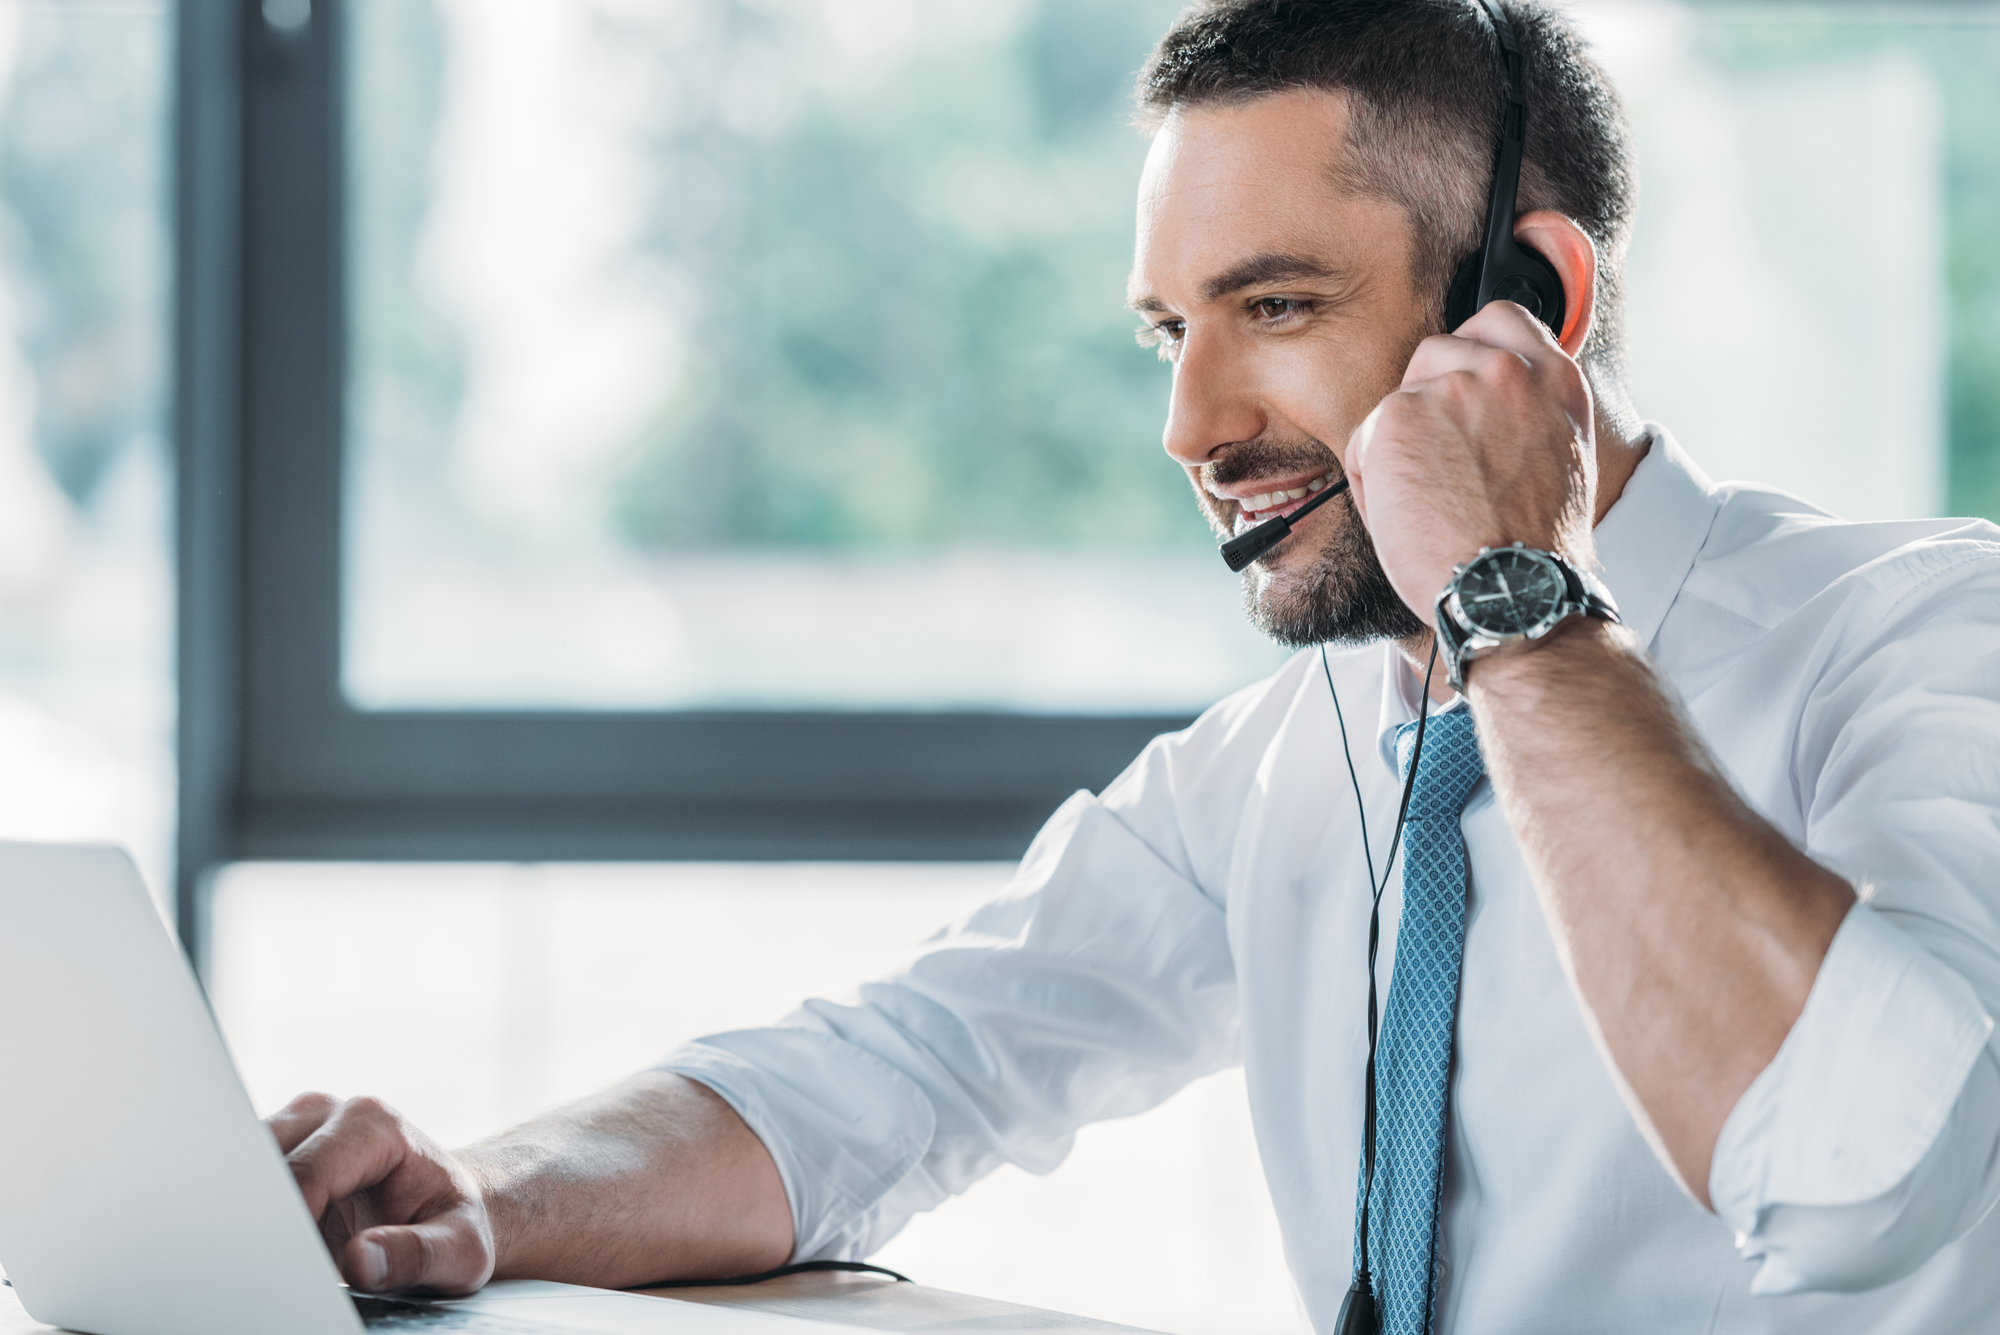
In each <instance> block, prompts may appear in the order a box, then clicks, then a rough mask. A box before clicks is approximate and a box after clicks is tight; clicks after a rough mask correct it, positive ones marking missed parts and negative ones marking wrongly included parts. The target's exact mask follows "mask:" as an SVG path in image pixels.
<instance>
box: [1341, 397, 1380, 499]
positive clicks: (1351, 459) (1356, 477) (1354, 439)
mask: <svg viewBox="0 0 2000 1335" xmlns="http://www.w3.org/2000/svg"><path fill="white" fill-rule="evenodd" d="M1387 402H1388V400H1386V399H1384V400H1383V402H1382V403H1378V404H1376V405H1375V408H1374V411H1372V412H1370V413H1369V414H1368V416H1366V417H1364V418H1362V419H1361V425H1360V426H1357V427H1355V428H1354V430H1353V432H1352V433H1350V434H1349V436H1348V437H1347V449H1346V450H1345V451H1344V452H1343V453H1342V454H1341V458H1340V466H1341V468H1342V470H1343V471H1344V472H1345V473H1346V475H1347V494H1348V496H1349V497H1351V498H1352V499H1353V501H1354V512H1355V513H1356V514H1358V515H1360V516H1361V523H1362V526H1363V527H1364V528H1365V527H1366V526H1367V524H1368V480H1367V478H1366V477H1365V476H1364V474H1365V473H1366V471H1367V467H1368V461H1367V458H1366V455H1367V453H1368V444H1369V442H1370V441H1371V440H1373V439H1374V436H1375V427H1376V425H1377V424H1378V423H1380V421H1381V420H1382V407H1383V404H1384V403H1387Z"/></svg>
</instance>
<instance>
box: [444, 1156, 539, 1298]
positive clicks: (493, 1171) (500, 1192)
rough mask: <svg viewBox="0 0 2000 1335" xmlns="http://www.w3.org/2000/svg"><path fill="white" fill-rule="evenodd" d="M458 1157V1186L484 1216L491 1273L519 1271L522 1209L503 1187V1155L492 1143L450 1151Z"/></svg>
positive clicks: (499, 1276) (505, 1168)
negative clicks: (460, 1177)
mask: <svg viewBox="0 0 2000 1335" xmlns="http://www.w3.org/2000/svg"><path fill="white" fill-rule="evenodd" d="M450 1154H451V1157H452V1158H453V1159H454V1160H456V1161H457V1164H458V1167H459V1170H460V1172H461V1174H462V1180H461V1181H460V1184H459V1189H460V1191H462V1192H463V1193H464V1194H465V1195H466V1197H467V1199H468V1200H469V1202H470V1203H471V1204H472V1205H473V1206H474V1208H475V1211H476V1212H477V1213H478V1215H479V1216H480V1217H482V1218H483V1219H484V1220H485V1223H486V1232H487V1241H488V1245H489V1246H491V1247H492V1249H493V1275H494V1278H496V1279H504V1278H507V1277H508V1276H510V1275H516V1276H518V1275H519V1274H521V1273H522V1270H521V1266H520V1262H521V1261H522V1259H523V1256H522V1253H523V1248H522V1245H521V1243H522V1228H521V1225H522V1223H523V1218H522V1212H521V1210H520V1209H519V1204H518V1202H517V1201H516V1200H515V1199H514V1196H513V1194H512V1193H510V1192H509V1191H508V1190H507V1189H506V1185H505V1184H506V1182H507V1180H508V1178H509V1177H512V1176H516V1175H515V1174H512V1173H510V1172H509V1171H508V1165H507V1164H506V1163H505V1161H504V1160H505V1156H504V1155H496V1154H495V1153H494V1152H493V1150H492V1148H491V1147H488V1146H473V1147H470V1148H467V1149H462V1150H454V1151H451V1152H450Z"/></svg>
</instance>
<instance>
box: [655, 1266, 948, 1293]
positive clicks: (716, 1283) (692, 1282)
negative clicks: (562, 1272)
mask: <svg viewBox="0 0 2000 1335" xmlns="http://www.w3.org/2000/svg"><path fill="white" fill-rule="evenodd" d="M822 1270H847V1271H852V1272H854V1273H855V1274H862V1275H887V1276H888V1277H889V1278H890V1279H893V1280H895V1281H896V1282H897V1283H898V1284H913V1283H915V1282H916V1281H915V1280H912V1279H911V1278H910V1277H909V1276H908V1275H899V1274H897V1273H896V1272H895V1271H893V1270H891V1269H889V1268H888V1267H887V1266H880V1265H870V1264H869V1263H868V1262H866V1261H800V1262H799V1263H798V1264H796V1265H781V1266H779V1267H778V1268H777V1269H776V1270H766V1271H765V1272H764V1273H763V1274H761V1275H738V1276H736V1278H734V1279H669V1280H662V1281H661V1282H660V1283H658V1284H634V1285H633V1286H632V1287H633V1288H635V1289H708V1288H716V1289H720V1288H727V1287H728V1286H730V1285H732V1284H762V1283H763V1282H764V1281H765V1280H767V1279H783V1278H784V1277H785V1276H786V1275H805V1274H811V1273H814V1272H816V1271H822Z"/></svg>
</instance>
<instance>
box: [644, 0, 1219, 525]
mask: <svg viewBox="0 0 2000 1335" xmlns="http://www.w3.org/2000/svg"><path fill="white" fill-rule="evenodd" d="M707 8H708V10H709V14H708V17H709V23H708V24H707V25H706V27H707V32H708V33H709V37H708V41H707V43H706V44H705V46H704V48H703V50H702V51H701V53H700V60H699V61H698V62H696V63H695V64H694V65H692V66H691V64H690V62H689V60H688V59H687V57H688V55H689V51H688V49H687V47H686V46H685V45H682V46H679V47H676V48H673V49H663V50H659V51H657V52H656V53H655V59H656V60H657V69H658V75H657V77H658V80H659V81H660V84H661V86H668V85H670V84H674V83H677V84H678V85H679V87H680V93H681V95H680V99H679V115H678V117H677V119H676V122H675V123H674V124H673V125H672V126H671V127H669V128H665V129H662V130H661V131H660V132H658V134H657V138H656V144H657V150H658V159H657V160H658V161H659V162H660V164H661V178H660V179H661V187H660V191H659V208H658V222H657V228H656V233H655V244H656V246H657V248H658V253H659V255H660V257H661V259H662V260H663V261H664V262H665V263H667V264H669V265H672V266H673V267H674V268H676V269H677V270H679V271H681V272H683V273H692V274H694V275H696V276H697V279H696V283H695V285H694V297H693V300H694V303H695V306H696V311H695V313H694V320H693V327H694V328H695V329H696V330H697V331H698V333H697V336H696V338H695V340H694V343H695V346H696V348H697V353H696V359H695V361H694V363H693V364H692V365H691V367H690V368H689V370H688V372H687V373H686V375H685V376H684V378H683V380H682V382H681V384H680V385H679V386H678V387H677V389H676V393H675V394H674V395H673V397H672V398H671V399H670V400H669V401H668V402H667V403H666V404H664V405H663V407H662V410H661V413H660V415H659V418H658V420H657V421H656V422H655V424H654V425H653V427H652V429H651V430H650V431H649V432H648V433H647V435H646V436H645V438H644V439H643V440H642V441H640V442H639V443H638V444H637V445H636V447H635V449H634V451H633V453H632V456H631V458H630V460H629V464H628V466H627V469H626V471H625V474H624V476H623V477H622V478H621V480H620V485H619V487H618V492H617V494H618V497H619V502H618V510H617V515H618V519H619V522H620V523H621V525H622V527H623V528H624V530H625V532H626V533H627V534H628V535H629V536H630V537H631V538H632V539H633V540H635V541H637V542H639V543H641V544H643V545H646V546H655V547H658V546H687V545H712V544H731V543H739V544H755V545H760V546H768V545H805V546H818V547H857V546H866V545H875V544H881V545H896V546H911V545H916V546H923V545H930V544H937V543H942V542H945V541H947V540H949V541H957V542H971V543H978V544H1025V545H1034V546H1047V545H1057V546H1067V545H1092V544H1110V545H1118V546H1127V547H1130V546H1142V547H1144V546H1155V545H1160V544H1171V545H1180V544H1192V543H1199V542H1202V541H1205V540H1206V538H1205V532H1206V530H1205V528H1204V526H1203V525H1202V524H1201V523H1200V522H1199V520H1198V519H1197V518H1196V516H1195V513H1194V508H1193V506H1192V504H1191V502H1190V500H1189V497H1188V494H1187V484H1186V482H1185V481H1184V480H1183V479H1182V476H1181V475H1180V473H1179V471H1178V470H1177V469H1175V468H1174V467H1172V466H1171V465H1170V464H1169V463H1168V462H1167V461H1166V460H1165V458H1164V457H1163V456H1162V454H1161V451H1160V447H1159V432H1160V424H1161V420H1162V416H1163V410H1164V406H1165V393H1166V385H1167V376H1166V370H1165V368H1164V367H1162V366H1161V365H1159V364H1158V362H1157V360H1155V359H1154V358H1153V357H1152V356H1151V355H1149V354H1148V353H1146V352H1144V351H1143V350H1141V349H1139V348H1138V347H1136V346H1135V344H1134V343H1133V340H1132V337H1131V332H1132V330H1133V328H1134V327H1135V319H1134V317H1133V316H1132V315H1131V314H1130V313H1129V312H1127V311H1125V310H1124V309H1123V295H1124V282H1125V275H1126V272H1127V270H1128V269H1129V267H1130V264H1131V235H1132V224H1131V218H1132V209H1133V197H1132V190H1133V186H1134V184H1135V182H1136V181H1137V178H1138V171H1139V166H1140V164H1141V162H1142V161H1143V158H1144V153H1145V146H1146V145H1145V140H1144V138H1143V137H1142V136H1141V135H1140V134H1139V133H1137V132H1136V131H1135V130H1134V129H1133V128H1132V127H1131V125H1130V123H1129V122H1130V111H1129V106H1128V103H1127V100H1126V96H1127V89H1128V88H1129V87H1130V84H1131V80H1132V75H1133V72H1134V71H1136V70H1137V68H1138V66H1139V65H1140V63H1141V62H1142V61H1143V59H1144V58H1145V54H1146V52H1147V51H1148V49H1149V48H1150V46H1151V44H1152V42H1153V41H1154V40H1155V39H1156V38H1157V36H1158V34H1159V33H1160V32H1161V31H1162V30H1163V28H1164V26H1165V24H1166V23H1167V22H1168V21H1169V20H1170V19H1171V17H1172V15H1173V14H1174V12H1176V10H1177V9H1178V5H1177V4H1175V3H1161V2H1160V0H1150V2H1142V3H1134V0H1041V3H1039V4H1036V5H1033V6H1031V7H1030V8H1028V10H1027V11H1026V13H1025V14H1024V15H1022V16H1021V17H1020V18H1019V19H1018V20H1017V21H1016V22H1015V23H1014V24H1013V25H1012V27H1011V30H1010V31H1008V32H1006V33H1005V35H1004V36H1003V37H1002V38H1001V40H1000V41H998V42H997V43H995V42H993V41H992V40H991V39H990V38H988V39H985V40H968V41H961V42H957V43H952V42H949V41H945V42H934V43H931V44H926V45H924V46H922V47H920V48H919V50H918V51H917V52H915V53H913V54H914V58H906V59H904V60H903V61H901V62H900V63H899V64H898V65H897V66H896V67H895V68H894V69H892V70H890V71H889V72H888V77H884V78H879V79H873V80H869V81H868V82H867V83H866V84H864V85H862V86H858V87H853V88H848V89H843V90H838V91H835V90H829V89H826V88H824V87H815V86H814V84H813V80H812V65H813V56H812V54H811V53H810V52H793V51H790V50H789V49H788V43H789V41H791V40H792V39H791V38H790V36H789V35H788V34H787V33H785V32H783V31H781V30H780V29H779V25H780V24H781V22H782V19H781V18H780V17H778V16H774V15H773V14H772V13H770V12H769V11H768V10H767V9H765V8H762V7H753V6H752V5H749V4H746V3H742V2H741V0H711V2H710V3H709V5H708V6H707ZM757 51H763V52H767V53H768V52H779V53H785V54H782V55H779V56H777V57H775V58H772V57H767V59H771V60H772V61H773V63H774V64H775V65H776V67H777V68H779V69H788V70H789V71H790V73H791V77H792V79H793V80H794V81H795V83H796V84H797V85H802V86H804V88H805V89H807V91H805V92H803V94H802V95H801V96H800V98H799V101H798V103H797V104H796V106H795V107H794V108H793V109H792V112H791V114H790V115H789V116H788V117H786V118H785V119H784V120H783V122H782V124H781V125H780V126H779V127H777V128H776V129H774V130H771V131H768V132H765V133H763V134H759V133H757V132H754V131H752V132H746V131H743V130H740V129H732V128H731V127H730V125H729V124H728V122H727V114H728V110H729V105H730V104H729V101H728V97H729V93H730V82H731V73H733V72H734V71H737V70H740V69H742V68H744V67H745V66H746V65H747V64H748V60H747V54H746V53H750V52H757ZM698 69H699V70H707V71H722V72H726V73H722V74H720V75H718V76H715V77H711V78H709V79H703V78H702V77H701V75H700V74H698V73H696V72H695V71H696V70H698ZM690 182H692V183H696V184H695V185H694V186H693V187H692V188H690V187H689V186H688V184H687V183H690ZM691 195H692V196H695V197H694V198H693V199H690V196H691Z"/></svg>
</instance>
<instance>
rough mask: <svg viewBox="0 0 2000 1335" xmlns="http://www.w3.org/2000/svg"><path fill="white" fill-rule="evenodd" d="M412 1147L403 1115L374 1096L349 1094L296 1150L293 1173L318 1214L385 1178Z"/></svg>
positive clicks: (400, 1162)
mask: <svg viewBox="0 0 2000 1335" xmlns="http://www.w3.org/2000/svg"><path fill="white" fill-rule="evenodd" d="M408 1153H409V1139H408V1137H407V1136H405V1135H404V1133H403V1127H402V1119H401V1118H399V1117H397V1116H396V1114H395V1113H394V1112H392V1111H390V1110H389V1109H388V1108H387V1107H386V1106H385V1105H383V1104H382V1103H380V1102H378V1101H376V1100H374V1099H367V1098H362V1099H349V1100H348V1101H347V1102H346V1103H343V1104H341V1105H340V1107H339V1108H338V1109H337V1110H335V1112H334V1114H333V1116H332V1117H330V1118H328V1119H327V1121H326V1123H325V1124H324V1125H323V1126H321V1127H320V1128H319V1129H318V1130H316V1131H314V1132H313V1133H312V1134H311V1135H310V1136H307V1137H306V1139H305V1141H304V1142H303V1143H302V1144H300V1145H299V1147H298V1148H297V1149H295V1150H293V1151H292V1153H291V1155H290V1162H291V1167H292V1176H293V1177H294V1178H295V1179H297V1181H298V1184H299V1190H300V1191H301V1192H302V1193H304V1195H305V1198H306V1208H307V1209H309V1210H311V1211H312V1217H313V1218H314V1219H321V1218H323V1217H324V1216H325V1214H326V1210H327V1207H328V1206H330V1205H332V1204H333V1203H334V1202H335V1201H339V1200H345V1199H346V1198H347V1197H349V1196H351V1195H353V1194H354V1193H355V1192H357V1191H362V1190H365V1189H366V1188H368V1187H372V1186H375V1185H377V1184H378V1183H380V1182H381V1181H382V1180H383V1179H385V1178H387V1177H388V1176H389V1175H390V1174H391V1173H393V1172H395V1171H396V1169H397V1168H399V1167H401V1166H402V1164H403V1161H404V1159H405V1158H406V1157H407V1155H408Z"/></svg>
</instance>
